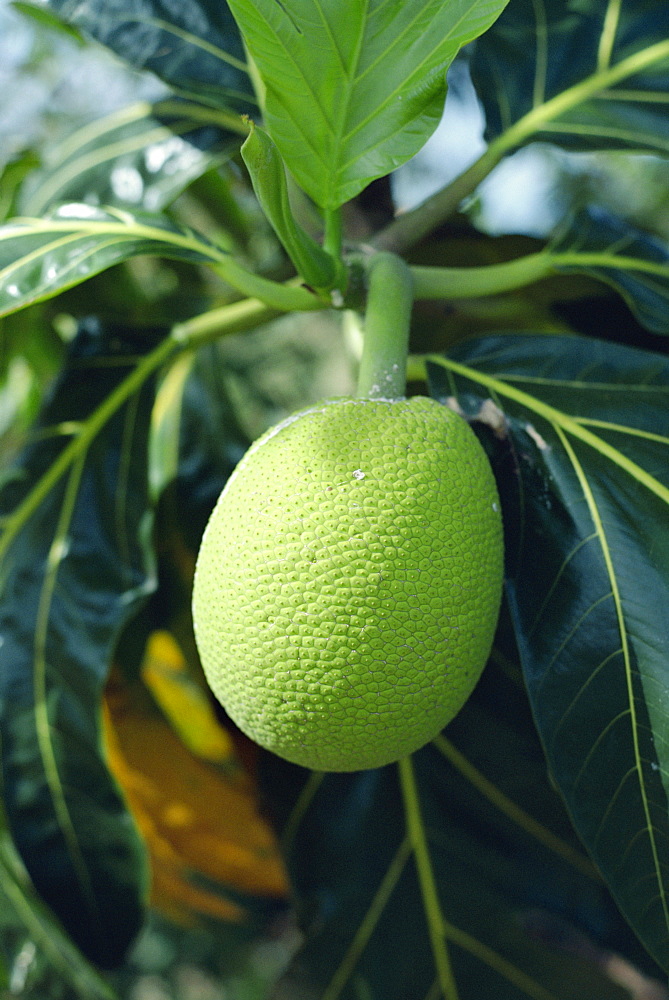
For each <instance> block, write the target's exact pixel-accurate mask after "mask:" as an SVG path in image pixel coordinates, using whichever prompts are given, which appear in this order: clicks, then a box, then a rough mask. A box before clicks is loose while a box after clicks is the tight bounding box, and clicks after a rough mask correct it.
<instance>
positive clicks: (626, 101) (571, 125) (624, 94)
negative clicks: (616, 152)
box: [471, 0, 669, 156]
mask: <svg viewBox="0 0 669 1000" xmlns="http://www.w3.org/2000/svg"><path fill="white" fill-rule="evenodd" d="M471 70H472V77H473V80H474V83H475V86H476V89H477V91H478V94H479V97H480V99H481V101H482V103H483V106H484V110H485V115H486V137H487V138H488V139H490V140H493V139H495V138H497V137H499V136H502V135H503V134H504V133H508V135H507V138H508V140H509V144H513V145H521V144H522V143H524V142H528V141H533V140H535V139H543V140H549V141H550V142H553V143H556V144H557V145H560V146H565V147H567V148H570V149H631V150H636V151H645V152H650V153H658V154H661V155H663V156H666V155H667V154H668V153H669V117H668V116H667V95H668V94H669V8H668V7H667V6H666V5H665V4H658V3H654V2H653V0H645V2H641V3H639V2H637V0H582V2H580V3H578V4H574V3H572V2H571V0H514V2H513V3H511V4H509V6H508V7H507V8H506V10H505V11H504V14H503V15H502V16H501V17H500V19H499V20H498V21H497V23H496V24H495V25H494V26H493V27H492V28H491V30H490V31H488V32H487V33H486V34H485V35H484V36H483V37H482V38H481V39H479V41H478V42H477V43H476V47H475V50H474V55H473V58H472V62H471Z"/></svg>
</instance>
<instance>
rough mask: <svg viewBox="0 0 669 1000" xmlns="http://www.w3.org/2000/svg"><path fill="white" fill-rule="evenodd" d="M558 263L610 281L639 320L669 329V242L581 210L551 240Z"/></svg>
mask: <svg viewBox="0 0 669 1000" xmlns="http://www.w3.org/2000/svg"><path fill="white" fill-rule="evenodd" d="M551 250H552V251H554V252H555V254H556V257H555V260H554V265H555V267H556V268H557V270H558V271H560V272H562V273H566V274H574V273H585V274H590V275H592V277H593V278H597V279H599V280H600V281H604V282H606V283H607V284H608V285H611V286H612V287H613V288H614V289H615V290H616V291H617V292H618V293H619V294H620V295H621V296H622V297H623V299H624V300H625V302H626V303H627V304H628V306H629V307H630V309H631V310H632V312H633V313H634V314H635V315H636V317H637V318H638V320H639V322H640V323H642V324H643V325H644V326H645V327H646V328H647V329H648V330H652V331H653V332H654V333H669V246H667V244H666V243H663V242H662V241H661V240H659V239H657V237H653V236H651V235H650V234H648V233H644V232H642V231H641V230H639V229H636V228H635V227H634V226H632V225H630V223H628V222H623V220H622V219H618V218H616V217H615V216H613V215H610V214H609V213H607V212H604V211H601V210H597V211H596V212H595V211H590V212H583V213H581V214H580V215H578V216H577V217H576V218H575V219H574V220H573V221H572V223H571V225H570V226H569V228H568V229H567V230H566V231H565V232H564V233H563V234H562V235H561V237H560V239H559V240H558V241H557V242H556V243H555V244H553V246H552V247H551Z"/></svg>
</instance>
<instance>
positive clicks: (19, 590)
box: [0, 322, 153, 966]
mask: <svg viewBox="0 0 669 1000" xmlns="http://www.w3.org/2000/svg"><path fill="white" fill-rule="evenodd" d="M136 350H137V346H136V345H134V344H132V343H131V342H129V341H126V340H124V338H123V335H122V333H121V332H120V331H110V333H109V335H107V334H105V333H104V332H101V331H100V330H99V328H98V327H97V325H96V324H94V323H92V322H91V323H89V324H88V325H85V326H84V327H82V329H81V330H80V333H79V335H78V337H77V339H76V340H75V341H74V343H73V347H72V351H71V355H70V358H69V362H68V364H67V366H66V368H65V370H64V372H63V374H62V376H61V377H60V379H59V381H58V382H57V384H56V387H55V390H54V392H53V394H52V397H51V399H50V401H49V402H48V404H47V406H46V408H45V410H44V412H43V414H42V418H41V420H40V423H39V426H38V428H37V429H36V431H35V434H34V439H33V442H32V443H31V444H29V445H28V446H27V448H26V450H25V451H24V452H23V453H22V454H21V455H20V456H19V458H18V460H17V463H16V464H15V465H14V467H13V468H11V469H10V470H9V472H8V474H7V476H6V479H5V483H4V486H3V489H2V492H1V494H0V504H1V507H2V512H3V514H4V515H5V516H12V515H14V512H15V511H16V510H17V509H18V505H19V504H20V503H21V502H22V501H24V499H25V498H26V497H27V496H28V495H29V493H30V491H31V490H33V489H34V488H35V487H36V484H37V483H38V482H39V481H40V477H41V475H42V473H43V472H44V471H45V470H46V469H47V468H48V467H49V466H50V465H51V464H52V462H53V461H54V460H55V459H56V458H57V456H58V454H59V453H60V451H61V449H62V448H63V445H64V443H67V441H68V440H69V438H70V437H71V436H72V435H76V434H77V433H78V430H79V428H80V426H81V422H82V421H85V420H86V419H87V418H88V417H89V415H90V414H91V413H92V411H93V410H94V409H95V408H96V406H98V405H99V404H100V403H101V401H102V400H103V399H105V398H106V397H107V396H108V394H109V392H110V391H111V390H112V389H113V388H114V387H115V385H116V384H117V383H118V382H119V381H120V380H121V379H122V377H123V376H124V375H125V374H127V372H128V367H129V365H132V364H133V361H134V360H135V358H134V356H133V355H134V352H135V351H136ZM151 405H152V391H151V386H150V384H147V385H146V387H145V389H144V390H143V391H142V392H141V394H140V395H139V396H135V397H134V398H133V399H132V400H131V401H130V402H129V403H128V404H127V405H126V406H124V407H122V408H121V409H119V410H118V411H117V412H116V413H115V414H114V415H113V416H112V417H111V419H110V420H109V421H108V422H107V424H106V425H105V427H104V428H103V429H102V431H101V432H100V433H99V434H98V436H97V437H96V438H95V439H94V440H93V442H92V444H91V445H90V446H89V447H88V449H87V450H82V452H81V454H80V456H79V457H78V459H77V460H75V462H74V464H72V465H71V466H70V469H69V471H68V472H67V473H66V475H65V476H64V477H63V478H62V479H61V481H60V482H59V483H58V484H57V485H56V486H55V487H53V488H52V489H51V490H50V491H49V492H48V493H47V494H46V495H45V496H44V497H43V498H42V499H41V502H40V503H39V504H38V505H37V507H36V509H35V510H34V512H33V513H32V514H31V515H30V516H29V517H27V519H26V518H25V517H23V519H22V520H21V522H19V523H15V522H16V515H14V520H12V521H7V522H6V524H7V526H9V524H10V523H11V525H12V530H13V539H12V540H11V541H10V542H9V544H7V543H6V542H5V544H4V551H3V560H2V589H1V591H0V627H1V630H2V636H3V643H2V645H1V646H0V733H1V736H2V750H3V752H2V775H3V793H4V801H5V809H6V812H7V818H8V822H9V825H10V829H11V832H12V835H13V838H14V840H15V842H16V845H17V847H18V849H19V851H20V853H21V856H22V857H23V860H24V862H25V864H26V867H27V869H28V871H29V873H30V875H31V878H32V880H33V882H34V884H35V886H36V888H37V890H38V891H39V893H40V895H41V896H42V897H43V899H44V900H46V902H47V903H48V904H49V905H50V906H51V907H52V909H53V910H54V911H55V912H56V914H57V915H58V917H59V919H60V920H61V922H62V923H63V925H64V926H65V928H66V929H67V930H68V931H69V933H70V934H71V935H72V937H73V938H74V940H75V941H76V942H77V943H78V944H79V946H80V947H81V948H82V949H83V951H84V952H85V953H86V954H87V955H88V956H89V957H90V958H92V959H93V960H94V961H95V962H96V963H98V964H100V965H103V966H110V965H113V964H114V963H116V962H117V961H119V960H120V959H121V957H122V955H123V953H124V951H125V949H126V948H127V946H128V944H129V943H130V941H131V940H132V938H133V937H134V935H135V934H136V933H137V931H138V929H139V926H140V924H141V921H142V918H143V906H144V894H145V889H146V870H145V864H144V848H143V845H142V844H141V842H140V839H139V837H138V835H137V832H136V830H135V828H134V824H133V823H132V821H131V819H130V816H129V814H128V813H127V811H126V808H125V805H124V803H123V800H122V798H121V796H120V794H119V792H118V790H117V788H116V786H115V784H114V782H113V780H112V779H111V777H110V775H109V773H108V771H107V768H106V765H105V761H104V759H103V756H102V753H101V749H100V727H99V715H100V700H101V694H102V688H103V685H104V683H105V680H106V676H107V671H108V667H109V663H110V659H111V656H112V653H113V650H114V646H115V642H116V639H117V636H118V634H119V632H120V630H121V628H122V627H123V626H124V624H125V623H126V622H127V621H128V620H129V618H130V617H131V616H132V615H133V614H134V613H135V612H136V610H137V608H138V607H139V605H140V604H141V603H142V601H143V600H144V599H145V597H146V595H147V594H148V593H149V592H150V590H151V589H152V586H153V565H152V558H151V555H150V551H149V549H148V531H149V528H150V520H151V519H150V512H149V507H148V492H147V491H148V484H147V474H146V447H147V431H148V424H149V415H150V408H151ZM6 530H8V527H7V528H6ZM0 544H2V539H1V538H0Z"/></svg>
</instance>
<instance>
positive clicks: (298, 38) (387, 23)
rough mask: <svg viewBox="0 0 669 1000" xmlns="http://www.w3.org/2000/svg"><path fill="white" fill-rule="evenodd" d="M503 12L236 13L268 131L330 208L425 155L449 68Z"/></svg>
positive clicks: (460, 1) (247, 6)
mask: <svg viewBox="0 0 669 1000" xmlns="http://www.w3.org/2000/svg"><path fill="white" fill-rule="evenodd" d="M505 5H506V0H474V2H472V0H455V2H451V3H446V4H444V3H441V2H440V0H419V2H416V3H412V4H404V5H402V6H401V7H400V8H397V7H394V6H392V5H390V4H387V3H385V2H383V0H373V2H372V3H369V4H360V3H358V2H357V0H345V2H343V3H341V2H340V3H338V4H337V5H336V6H335V5H333V4H327V3H319V4H315V5H314V4H313V3H310V2H308V0H299V2H295V3H291V4H278V3H275V2H274V0H261V2H259V3H255V2H254V3H251V2H250V0H232V3H231V4H230V7H231V10H232V12H233V14H234V15H235V17H236V18H237V20H238V22H239V25H240V27H241V30H242V33H243V35H244V38H245V40H246V43H247V45H248V47H249V50H250V52H251V55H252V56H253V59H254V61H255V63H256V65H257V67H258V70H259V73H260V76H261V78H262V84H263V115H264V119H265V122H266V125H267V128H268V130H269V132H270V134H271V136H272V138H273V139H274V141H275V142H276V144H277V146H278V147H279V151H280V153H281V155H282V156H283V158H284V160H285V161H286V164H287V166H288V169H289V170H290V171H291V173H292V174H293V175H294V177H295V179H296V180H297V182H298V184H300V186H301V187H302V188H303V189H304V190H305V191H306V192H307V194H308V195H310V197H311V198H313V200H314V201H315V202H316V204H317V205H320V206H321V207H322V208H325V209H328V210H331V209H335V208H338V207H339V206H340V205H342V204H343V203H344V202H345V201H348V200H349V199H350V198H353V197H355V195H356V194H358V193H359V192H360V191H362V189H363V188H364V187H365V186H366V185H367V184H368V183H369V182H370V181H371V180H373V179H374V178H376V177H381V176H384V175H385V174H388V173H389V172H390V171H391V170H393V169H394V168H396V167H398V166H399V165H400V164H401V163H405V162H406V161H407V160H408V159H409V158H410V157H411V156H413V154H414V153H416V152H418V150H419V149H420V147H421V146H422V145H423V144H424V143H425V142H426V140H427V139H428V138H429V137H430V135H431V134H432V132H433V131H434V130H435V128H436V127H437V125H438V123H439V119H440V117H441V112H442V109H443V103H444V98H445V96H446V71H447V69H448V67H449V65H450V64H451V62H452V61H453V59H454V58H455V56H456V55H457V53H458V50H459V49H460V48H461V47H462V46H463V45H465V44H466V43H467V42H470V41H471V40H472V39H473V38H476V37H477V35H480V34H481V33H482V32H483V31H485V29H486V28H487V27H489V25H490V24H491V23H492V21H493V20H494V19H495V18H496V17H497V16H498V15H499V13H500V11H501V10H502V9H503V8H504V7H505ZM335 94H336V100H334V101H333V96H334V95H335ZM305 153H306V155H305Z"/></svg>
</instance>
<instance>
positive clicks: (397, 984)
mask: <svg viewBox="0 0 669 1000" xmlns="http://www.w3.org/2000/svg"><path fill="white" fill-rule="evenodd" d="M444 736H445V737H447V739H444V738H439V739H438V740H437V742H436V743H435V744H434V745H433V746H431V747H426V748H425V749H424V750H422V751H420V752H419V753H418V754H415V755H414V757H413V762H414V767H415V773H416V779H417V784H418V791H419V795H420V808H421V811H422V816H423V824H424V828H425V831H426V833H427V837H428V844H429V850H430V860H431V863H432V866H433V869H434V874H435V879H436V883H437V888H438V895H439V903H440V906H441V910H442V914H443V918H444V923H445V928H444V929H445V937H446V940H447V942H448V947H449V952H450V958H451V962H452V965H453V971H454V975H455V979H456V983H457V987H458V996H459V997H460V1000H482V998H485V1000H488V998H493V997H494V998H495V1000H527V998H528V997H529V998H532V1000H595V998H597V1000H624V998H625V997H626V993H625V991H624V990H623V989H622V988H620V987H618V986H616V985H615V984H614V983H613V982H611V981H610V980H609V979H607V977H606V974H605V973H603V972H602V971H601V970H600V969H598V968H597V959H596V958H595V956H596V955H598V954H600V955H601V954H602V951H603V949H606V948H608V947H609V946H610V944H611V943H612V942H613V941H614V940H615V938H616V935H619V936H618V941H617V943H618V946H619V947H620V946H621V944H622V942H623V941H625V934H624V932H623V933H622V934H620V930H621V921H620V918H619V917H618V916H617V914H616V912H615V908H614V907H613V905H612V903H611V901H610V899H609V898H608V895H607V893H606V891H605V889H604V887H603V885H602V884H601V882H600V881H599V879H598V877H597V875H596V873H595V872H594V869H592V867H590V866H589V864H588V862H587V859H586V858H585V857H584V856H582V855H579V853H578V851H577V850H575V848H574V844H573V841H575V837H573V832H570V829H569V822H568V820H567V817H566V816H565V814H564V811H563V809H562V806H561V803H560V800H559V798H558V796H557V795H556V794H555V792H553V791H552V790H551V789H550V787H549V785H548V783H547V781H546V779H545V762H544V759H543V754H542V751H541V747H540V745H539V743H538V740H537V738H536V732H535V731H534V730H533V727H532V721H531V716H530V713H529V708H528V704H527V700H526V697H525V695H524V693H523V690H522V686H520V685H518V684H517V682H516V680H515V679H514V678H513V677H512V676H509V675H505V674H504V673H503V672H502V671H501V670H499V669H498V668H496V667H494V666H492V665H490V666H489V667H488V668H487V670H486V672H485V673H484V675H483V678H482V681H481V683H480V685H479V687H478V688H477V690H476V692H475V694H474V696H473V698H472V699H471V700H470V702H469V703H468V704H467V705H466V706H465V708H464V709H463V711H462V713H461V714H460V715H459V716H458V717H457V718H456V719H455V720H454V722H453V723H452V724H451V725H450V726H449V727H448V729H447V730H446V733H445V734H444ZM463 760H464V763H463ZM266 766H267V768H268V774H267V778H268V790H269V794H270V795H272V793H273V792H274V793H276V788H277V787H279V788H280V789H281V798H282V801H281V803H280V808H282V809H283V810H286V812H285V813H283V814H282V817H281V818H282V819H283V821H284V823H285V826H284V841H285V845H286V849H287V852H288V857H289V862H290V866H291V876H292V879H293V884H294V887H295V893H296V898H297V902H298V907H299V913H300V916H301V918H302V922H303V925H304V926H305V929H306V934H307V942H306V945H305V948H304V949H303V951H302V952H301V953H300V954H299V955H298V957H297V960H296V962H295V964H294V966H293V967H292V969H290V970H289V973H288V975H287V976H286V978H285V981H284V984H283V992H281V993H280V995H281V996H290V995H293V993H297V992H299V987H305V988H306V989H307V994H308V995H314V996H318V997H319V998H323V1000H334V998H335V997H337V998H341V1000H358V998H360V997H368V996H369V997H375V998H376V997H379V998H381V997H383V998H384V1000H406V998H409V997H410V998H412V1000H413V998H414V997H415V998H421V1000H423V998H425V997H430V998H431V997H434V998H435V1000H436V998H437V997H441V996H442V995H443V994H442V993H441V992H440V991H439V990H438V989H437V988H436V986H435V980H436V971H435V966H434V959H433V956H432V952H431V949H430V942H429V935H428V918H427V914H426V912H425V906H424V903H423V900H422V898H421V893H420V888H419V885H418V880H417V877H416V867H415V859H414V857H413V856H412V853H411V850H410V849H409V847H408V844H407V842H406V838H405V833H406V819H405V815H404V805H403V802H402V796H401V794H400V789H399V786H398V775H397V769H396V767H395V766H390V767H386V768H383V769H381V770H378V771H366V772H360V773H358V774H355V775H333V774H330V775H324V776H318V775H312V776H311V777H310V778H308V779H307V781H306V784H305V780H304V772H303V771H301V770H300V769H298V768H294V769H292V768H291V769H289V768H288V767H287V766H285V765H282V764H280V763H279V762H277V761H276V760H271V761H270V760H267V761H266ZM486 783H487V784H486ZM489 785H490V786H492V788H493V792H492V794H491V793H490V791H489V790H488V786H489ZM291 786H292V788H293V790H294V791H293V796H292V801H293V802H295V806H294V808H293V810H292V812H288V809H289V806H290V802H291V797H290V796H289V795H287V794H286V791H287V788H290V787H291ZM296 796H297V798H296ZM495 796H497V799H495ZM511 803H513V805H515V806H516V807H517V812H515V813H514V812H513V809H512V808H511ZM530 817H531V818H532V819H533V820H534V822H535V824H536V826H535V827H532V826H531V823H528V819H529V818H530ZM537 834H538V836H539V837H543V838H544V840H540V839H538V836H537ZM629 938H631V935H629V937H628V939H627V941H626V944H627V945H630V952H631V955H632V956H633V957H634V958H636V952H635V946H634V944H633V943H632V942H631V941H630V940H629ZM588 950H589V952H590V960H589V961H583V960H582V959H581V958H580V957H579V954H578V952H579V951H580V952H581V953H585V952H586V951H588ZM619 960H620V961H621V962H624V959H622V958H621V959H619ZM628 960H629V959H628ZM309 991H310V992H309Z"/></svg>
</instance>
